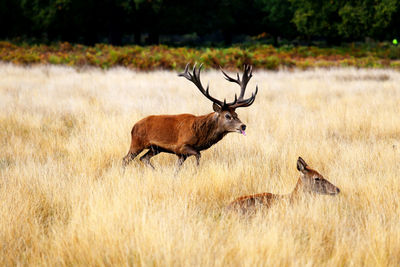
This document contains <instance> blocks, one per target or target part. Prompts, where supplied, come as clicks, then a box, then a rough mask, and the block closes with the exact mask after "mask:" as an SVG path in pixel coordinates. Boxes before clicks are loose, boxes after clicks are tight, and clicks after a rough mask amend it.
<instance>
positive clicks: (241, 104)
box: [230, 85, 258, 109]
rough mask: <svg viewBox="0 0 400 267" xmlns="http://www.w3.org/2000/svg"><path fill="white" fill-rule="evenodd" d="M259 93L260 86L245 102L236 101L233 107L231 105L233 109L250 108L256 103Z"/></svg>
mask: <svg viewBox="0 0 400 267" xmlns="http://www.w3.org/2000/svg"><path fill="white" fill-rule="evenodd" d="M257 93H258V85H257V86H256V90H255V92H254V93H252V94H251V97H250V98H248V99H245V100H242V101H240V100H238V101H236V102H235V103H234V104H233V105H231V106H230V107H231V108H234V109H235V108H241V107H248V106H250V105H252V104H253V103H254V101H255V100H256V96H257Z"/></svg>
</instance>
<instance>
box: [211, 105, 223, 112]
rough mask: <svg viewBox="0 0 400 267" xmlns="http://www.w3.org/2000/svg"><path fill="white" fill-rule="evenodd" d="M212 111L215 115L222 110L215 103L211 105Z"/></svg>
mask: <svg viewBox="0 0 400 267" xmlns="http://www.w3.org/2000/svg"><path fill="white" fill-rule="evenodd" d="M213 110H214V111H215V112H217V113H221V111H222V108H221V107H220V105H218V104H217V103H213Z"/></svg>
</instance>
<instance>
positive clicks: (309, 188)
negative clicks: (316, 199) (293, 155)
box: [297, 157, 340, 195]
mask: <svg viewBox="0 0 400 267" xmlns="http://www.w3.org/2000/svg"><path fill="white" fill-rule="evenodd" d="M297 170H299V171H300V179H301V184H302V188H303V191H305V192H309V193H315V194H321V195H336V194H338V193H339V192H340V190H339V188H337V187H336V186H334V185H333V184H331V183H330V182H329V181H328V180H326V179H325V178H324V177H323V176H322V175H321V174H319V173H318V172H317V171H315V170H313V169H311V168H310V167H308V165H307V163H306V162H305V161H304V160H303V159H302V158H301V157H299V158H298V160H297Z"/></svg>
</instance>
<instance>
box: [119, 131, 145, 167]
mask: <svg viewBox="0 0 400 267" xmlns="http://www.w3.org/2000/svg"><path fill="white" fill-rule="evenodd" d="M143 149H144V147H143V146H142V145H141V142H140V140H139V139H138V138H134V137H133V136H132V142H131V147H130V148H129V151H128V154H126V156H125V157H124V158H123V159H122V167H124V168H125V167H126V166H127V165H128V164H129V163H130V162H131V161H132V160H133V159H134V158H135V157H136V156H137V155H139V154H140V152H142V151H143Z"/></svg>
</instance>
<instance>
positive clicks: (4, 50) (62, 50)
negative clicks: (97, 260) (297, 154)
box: [0, 42, 400, 70]
mask: <svg viewBox="0 0 400 267" xmlns="http://www.w3.org/2000/svg"><path fill="white" fill-rule="evenodd" d="M0 60H1V61H5V62H12V63H15V64H21V65H32V64H64V65H69V66H76V67H84V66H96V67H101V68H103V69H107V68H110V67H117V66H123V67H128V68H133V69H137V70H154V69H174V70H175V69H177V70H182V69H183V68H184V67H185V65H186V64H187V63H188V62H191V63H194V62H198V63H204V65H205V67H206V68H219V67H220V66H222V67H224V68H228V69H237V68H242V66H243V64H244V63H247V64H251V65H253V66H254V67H255V68H258V69H269V70H277V69H292V68H300V69H307V68H315V67H319V68H321V67H325V68H326V67H349V66H354V67H358V68H395V69H399V68H400V47H397V46H393V45H391V44H388V43H374V44H369V45H355V44H352V45H347V46H341V47H331V48H320V47H315V46H307V47H306V46H293V45H285V46H280V47H273V46H272V45H253V46H243V45H242V46H233V47H228V48H212V47H209V48H190V47H168V46H165V45H157V46H132V45H131V46H128V45H127V46H122V47H121V46H112V45H105V44H97V45H95V46H83V45H73V44H70V43H65V42H64V43H57V44H53V45H43V44H41V45H27V44H22V45H15V44H12V43H10V42H0Z"/></svg>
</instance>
